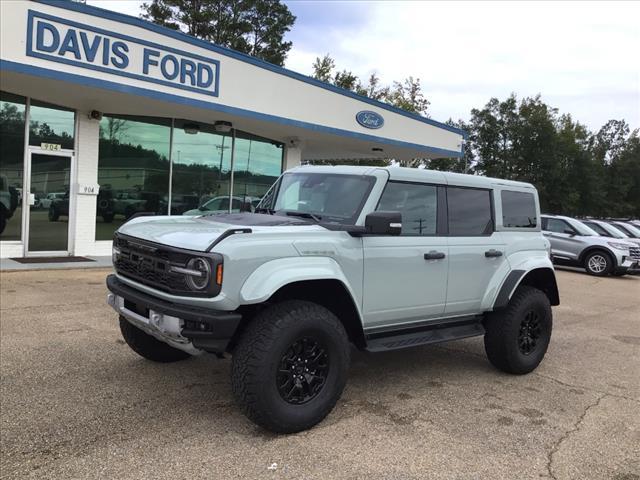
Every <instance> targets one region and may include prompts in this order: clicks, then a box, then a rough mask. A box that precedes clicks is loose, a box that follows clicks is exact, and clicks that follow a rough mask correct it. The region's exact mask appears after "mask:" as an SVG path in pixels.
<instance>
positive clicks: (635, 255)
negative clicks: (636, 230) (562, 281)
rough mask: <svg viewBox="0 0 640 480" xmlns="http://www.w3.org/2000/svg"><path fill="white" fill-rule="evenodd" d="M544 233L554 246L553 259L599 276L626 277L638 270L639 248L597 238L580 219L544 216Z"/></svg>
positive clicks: (615, 240) (625, 242) (622, 242)
mask: <svg viewBox="0 0 640 480" xmlns="http://www.w3.org/2000/svg"><path fill="white" fill-rule="evenodd" d="M541 218H542V232H543V234H544V236H545V237H547V239H548V240H549V242H550V243H551V253H552V255H553V260H554V262H556V263H559V264H565V265H571V266H577V267H582V268H584V269H585V270H586V271H587V273H588V274H590V275H597V276H606V275H617V276H619V275H625V274H627V273H636V272H637V271H638V261H640V248H638V247H637V246H636V245H634V244H632V243H630V242H627V241H625V240H624V239H617V238H609V237H603V236H600V235H598V233H597V232H596V231H595V230H593V229H592V228H589V227H588V226H586V225H585V224H584V223H582V222H581V221H580V220H576V219H575V218H571V217H565V216H561V215H542V217H541Z"/></svg>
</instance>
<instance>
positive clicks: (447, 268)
mask: <svg viewBox="0 0 640 480" xmlns="http://www.w3.org/2000/svg"><path fill="white" fill-rule="evenodd" d="M113 265H114V267H115V274H112V275H109V277H108V278H107V286H108V289H109V291H110V293H109V295H108V303H109V304H110V305H111V306H112V307H113V308H114V309H115V310H116V312H117V313H118V315H119V319H120V329H121V331H122V335H123V337H124V339H125V341H126V342H127V344H128V345H129V346H130V347H131V348H132V349H133V350H134V351H135V352H136V353H138V354H139V355H141V356H142V357H144V358H147V359H149V360H153V361H156V362H174V361H179V360H184V359H187V358H189V357H190V356H192V355H200V354H202V353H203V352H210V353H214V354H217V355H219V356H220V355H224V354H225V353H230V354H231V355H232V365H231V383H232V390H233V394H234V396H235V398H236V400H237V402H238V404H239V405H240V407H241V409H242V410H243V412H244V413H245V414H246V415H247V416H248V417H249V418H250V419H251V420H253V421H254V422H255V423H256V424H258V425H260V426H262V427H264V428H266V429H269V430H271V431H274V432H282V433H286V432H296V431H300V430H304V429H307V428H310V427H312V426H313V425H315V424H316V423H318V422H320V421H321V420H322V419H323V418H324V417H325V416H326V415H327V414H328V413H329V412H330V411H331V410H332V409H333V407H334V406H335V404H336V402H337V400H338V398H339V397H340V395H341V393H342V390H343V388H344V386H345V383H346V380H347V372H348V367H349V356H350V348H351V345H354V346H355V347H357V348H359V349H362V350H366V351H370V352H380V351H387V350H394V349H401V348H406V347H414V346H418V345H426V344H431V343H437V342H444V341H449V340H457V339H462V338H467V337H473V336H479V335H484V346H485V350H486V353H487V356H488V358H489V361H490V362H491V363H492V364H493V365H494V366H495V367H496V368H498V369H500V370H502V371H504V372H508V373H512V374H525V373H528V372H531V371H532V370H533V369H535V368H536V367H537V366H538V364H539V363H540V362H541V361H542V358H543V357H544V355H545V352H546V350H547V346H548V344H549V340H550V337H551V327H552V314H551V305H558V304H559V296H558V288H557V285H556V280H555V275H554V270H553V265H552V263H551V260H550V247H549V242H548V240H547V239H545V237H544V236H543V235H542V233H541V230H540V209H539V204H538V196H537V192H536V190H535V188H534V187H533V186H531V185H529V184H526V183H520V182H513V181H505V180H497V179H491V178H486V177H479V176H472V175H460V174H453V173H443V172H437V171H430V170H422V169H408V168H400V167H390V168H377V167H297V168H294V169H292V170H289V171H287V172H285V173H284V174H283V175H282V176H281V177H280V178H279V179H278V180H277V181H276V183H275V184H274V185H273V186H272V187H271V189H270V190H269V191H268V192H267V194H266V195H265V196H264V197H263V199H262V201H261V202H260V204H259V205H258V207H257V209H256V212H255V213H235V214H233V213H232V214H216V215H200V216H195V217H189V216H161V217H157V216H156V217H149V216H147V217H139V218H134V219H132V220H130V221H129V222H127V223H125V224H124V225H122V226H121V227H120V228H119V229H118V231H117V232H116V234H115V238H114V242H113Z"/></svg>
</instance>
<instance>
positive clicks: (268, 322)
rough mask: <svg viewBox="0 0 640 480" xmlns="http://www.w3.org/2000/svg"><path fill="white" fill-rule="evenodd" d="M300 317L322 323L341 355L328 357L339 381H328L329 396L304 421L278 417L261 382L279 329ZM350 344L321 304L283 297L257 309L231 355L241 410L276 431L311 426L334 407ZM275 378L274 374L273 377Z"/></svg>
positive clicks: (272, 359)
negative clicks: (258, 310)
mask: <svg viewBox="0 0 640 480" xmlns="http://www.w3.org/2000/svg"><path fill="white" fill-rule="evenodd" d="M301 320H312V321H313V322H315V324H316V325H318V326H321V328H322V329H324V330H325V331H326V332H327V333H328V334H329V335H330V336H331V338H332V339H333V340H334V341H335V342H336V347H337V348H338V349H339V350H340V352H341V355H342V357H343V358H344V359H345V360H346V361H344V362H343V364H342V365H334V363H335V362H336V358H330V362H332V363H331V365H332V366H331V367H330V368H335V367H337V368H338V371H339V373H338V381H337V382H335V383H334V384H329V383H327V384H326V385H325V386H324V388H325V389H326V388H330V389H332V390H333V391H332V392H330V398H329V400H328V401H327V402H326V403H325V404H324V405H322V408H321V409H319V410H317V411H316V412H314V414H313V415H312V416H310V417H309V418H308V419H306V421H304V422H295V421H292V420H291V419H290V418H286V416H281V417H280V418H278V415H276V413H275V412H273V411H270V410H269V408H268V405H267V404H266V402H265V401H264V395H265V392H264V389H263V387H262V385H261V383H262V381H261V380H263V376H262V374H263V372H264V370H265V368H266V367H265V365H266V364H269V362H278V361H279V360H280V358H277V357H278V356H279V355H280V354H279V353H275V352H274V351H273V348H272V346H273V345H274V344H275V342H276V340H277V339H278V337H279V336H280V335H282V332H284V331H285V330H286V329H288V328H292V327H294V328H295V326H296V324H298V323H299V322H300V321H301ZM349 356H350V346H349V339H348V336H347V333H346V331H345V329H344V327H343V325H342V323H340V320H338V319H337V318H336V317H335V315H333V313H331V312H330V311H329V310H327V309H326V308H324V307H322V306H321V305H318V304H315V303H312V302H308V301H303V300H286V301H283V302H281V303H277V304H275V305H272V306H270V307H268V308H266V309H265V310H262V311H261V312H259V313H258V314H257V315H256V316H255V317H254V318H253V319H252V320H251V322H250V323H249V325H247V327H246V329H245V331H244V332H243V334H242V336H241V338H240V341H239V342H238V344H237V346H236V348H235V350H234V352H233V358H232V366H231V388H232V390H233V394H234V397H235V399H236V402H237V403H238V404H239V406H240V409H241V410H242V412H243V413H244V414H245V415H246V416H247V417H248V418H249V419H250V420H251V421H253V422H254V423H256V424H257V425H259V426H261V427H263V428H265V429H267V430H270V431H272V432H276V433H294V432H298V431H301V430H306V429H308V428H311V427H312V426H313V425H315V424H317V423H319V422H320V421H322V420H323V419H324V418H325V417H326V416H327V415H328V414H329V412H330V411H331V410H332V409H333V407H334V406H335V404H336V402H337V401H338V399H339V398H340V395H341V394H342V390H343V389H344V385H345V383H346V376H347V370H348V366H349ZM274 381H275V378H274Z"/></svg>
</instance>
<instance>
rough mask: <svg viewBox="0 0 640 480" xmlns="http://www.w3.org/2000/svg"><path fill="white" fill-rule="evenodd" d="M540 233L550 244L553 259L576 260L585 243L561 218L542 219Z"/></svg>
mask: <svg viewBox="0 0 640 480" xmlns="http://www.w3.org/2000/svg"><path fill="white" fill-rule="evenodd" d="M542 232H543V234H544V236H545V237H547V238H548V239H549V242H550V243H551V252H552V253H553V256H554V257H558V258H564V259H567V260H578V258H579V256H580V252H582V250H583V248H584V246H585V245H584V244H585V242H584V241H583V240H582V239H581V237H580V235H578V232H576V230H575V229H574V228H573V227H572V226H571V225H569V223H568V222H566V221H565V220H563V219H561V218H552V217H548V218H543V219H542Z"/></svg>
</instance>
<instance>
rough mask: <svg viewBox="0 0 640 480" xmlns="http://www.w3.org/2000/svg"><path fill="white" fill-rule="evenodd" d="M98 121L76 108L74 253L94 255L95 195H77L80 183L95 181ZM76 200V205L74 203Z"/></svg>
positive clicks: (87, 183) (72, 236)
mask: <svg viewBox="0 0 640 480" xmlns="http://www.w3.org/2000/svg"><path fill="white" fill-rule="evenodd" d="M99 137H100V122H99V121H98V120H93V119H90V118H89V116H88V112H83V111H78V112H77V124H76V152H75V163H76V165H75V167H76V173H75V177H76V179H75V182H74V185H73V189H72V192H74V194H73V202H72V204H71V205H70V208H75V215H74V217H73V224H72V225H71V238H70V240H71V242H70V246H71V248H72V253H73V254H74V255H96V254H99V253H102V252H97V251H96V247H95V243H96V202H97V201H98V197H97V196H96V195H78V187H79V185H96V184H97V183H98V145H99V142H98V140H99ZM74 204H75V207H74Z"/></svg>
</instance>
